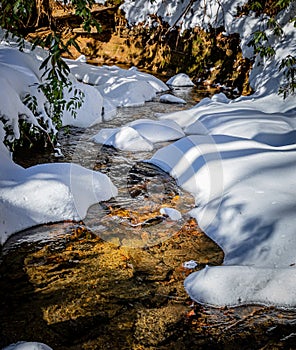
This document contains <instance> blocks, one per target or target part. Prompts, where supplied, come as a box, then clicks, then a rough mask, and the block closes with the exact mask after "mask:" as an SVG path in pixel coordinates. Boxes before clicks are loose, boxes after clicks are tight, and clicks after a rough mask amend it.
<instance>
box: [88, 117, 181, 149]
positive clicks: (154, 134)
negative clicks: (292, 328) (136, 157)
mask: <svg viewBox="0 0 296 350" xmlns="http://www.w3.org/2000/svg"><path fill="white" fill-rule="evenodd" d="M184 136H185V133H184V132H183V130H182V128H181V127H180V126H179V125H178V124H177V123H176V122H174V121H173V120H165V119H164V120H157V121H155V120H154V121H153V120H151V119H138V120H136V121H134V122H131V123H128V124H126V125H125V126H123V127H121V128H114V129H108V128H105V129H101V130H100V131H99V132H98V133H97V134H96V135H95V136H94V137H93V140H94V141H95V142H96V143H100V144H102V145H106V146H107V145H108V146H113V147H115V148H117V149H120V150H123V151H133V152H136V151H152V150H153V144H154V143H156V142H165V141H172V140H177V139H180V138H182V137H184Z"/></svg>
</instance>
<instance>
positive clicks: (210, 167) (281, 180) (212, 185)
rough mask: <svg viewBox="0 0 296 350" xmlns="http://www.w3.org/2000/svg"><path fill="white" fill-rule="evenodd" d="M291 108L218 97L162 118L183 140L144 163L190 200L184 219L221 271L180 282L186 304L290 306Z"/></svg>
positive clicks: (294, 297) (277, 101)
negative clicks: (211, 248)
mask: <svg viewBox="0 0 296 350" xmlns="http://www.w3.org/2000/svg"><path fill="white" fill-rule="evenodd" d="M295 107H296V101H295V97H294V96H291V97H289V98H288V99H286V100H282V98H281V97H279V96H278V95H269V96H266V97H262V98H258V99H254V100H253V99H252V97H249V98H244V99H240V100H237V101H234V102H232V101H230V100H228V99H227V98H226V97H225V96H223V95H221V94H220V95H218V96H215V97H214V98H213V99H212V100H211V99H205V100H204V101H202V103H200V104H199V105H198V106H196V108H193V109H191V110H187V111H182V112H177V113H172V114H169V115H166V116H163V117H162V118H166V119H169V120H173V121H176V122H178V123H180V124H181V125H182V126H183V128H184V130H185V132H186V134H187V135H188V136H187V137H185V138H183V139H181V140H178V141H177V142H175V143H173V144H171V145H169V146H167V147H165V148H163V149H161V150H159V151H158V152H156V154H155V155H154V156H153V157H152V159H151V160H150V161H151V162H152V163H153V164H156V165H158V166H160V167H161V168H163V169H164V170H165V171H168V172H169V173H170V174H171V175H172V176H173V177H174V178H176V180H177V182H178V184H179V185H180V186H182V187H183V188H184V189H186V190H187V191H189V192H191V193H192V194H193V195H194V196H195V201H196V208H194V209H193V210H192V211H191V215H192V216H193V217H195V218H196V220H197V221H198V223H199V226H200V227H201V228H202V229H203V230H204V231H205V232H206V234H207V235H208V236H209V237H211V238H212V239H213V240H214V241H215V242H217V243H218V244H219V245H220V246H221V247H222V249H223V251H224V253H225V260H224V265H223V266H222V267H219V268H212V267H209V268H207V269H206V270H202V271H201V272H196V273H194V274H193V275H190V276H189V277H188V278H187V279H186V280H185V288H186V290H187V292H188V293H189V295H190V296H191V297H192V298H193V299H194V300H197V301H198V302H202V303H207V304H212V305H219V306H222V305H238V304H242V303H262V304H272V305H274V304H275V305H279V306H293V307H294V306H296V293H295V288H294V287H295V286H296V270H295V269H294V268H293V266H294V265H295V263H296V258H295V246H296V237H295V225H296V216H295V210H296V200H295V198H296V179H295V173H296V145H295V140H296V117H295ZM250 266H252V268H250ZM238 276H240V278H238ZM263 276H264V278H263ZM254 281H256V283H254ZM283 281H285V282H284V283H283ZM293 286H294V287H293ZM254 290H255V291H256V292H254Z"/></svg>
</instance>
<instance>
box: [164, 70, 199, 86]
mask: <svg viewBox="0 0 296 350" xmlns="http://www.w3.org/2000/svg"><path fill="white" fill-rule="evenodd" d="M166 83H167V85H170V86H174V87H184V86H194V83H193V82H192V80H191V79H190V78H189V76H188V75H187V74H184V73H179V74H177V75H174V76H173V77H171V78H170V79H169V80H168V81H167V82H166Z"/></svg>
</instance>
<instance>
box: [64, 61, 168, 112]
mask: <svg viewBox="0 0 296 350" xmlns="http://www.w3.org/2000/svg"><path fill="white" fill-rule="evenodd" d="M67 62H68V64H69V67H70V69H71V72H72V73H73V74H74V75H75V77H76V78H77V79H78V80H79V81H82V82H83V83H86V84H91V85H92V86H94V87H95V88H96V89H97V90H98V91H99V92H100V94H101V95H102V96H103V98H104V112H105V113H106V115H107V118H108V117H109V116H110V114H111V115H112V114H113V113H114V111H116V109H115V108H116V107H130V106H140V105H143V104H144V103H145V102H146V101H151V100H152V99H153V98H155V97H156V94H157V93H159V92H164V91H167V90H168V87H167V85H166V84H164V83H163V82H162V81H161V80H159V79H157V78H156V77H154V76H152V75H150V74H147V73H143V72H140V71H139V70H138V69H137V68H136V67H132V68H130V69H122V68H120V67H117V66H110V67H109V66H101V67H96V66H91V67H90V66H89V65H88V64H86V63H83V62H81V61H80V60H78V61H77V60H76V61H72V60H68V61H67Z"/></svg>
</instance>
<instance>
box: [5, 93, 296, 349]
mask: <svg viewBox="0 0 296 350" xmlns="http://www.w3.org/2000/svg"><path fill="white" fill-rule="evenodd" d="M207 93H208V92H205V93H203V94H200V92H199V91H196V90H195V89H183V90H181V89H180V90H176V91H175V95H176V96H178V97H180V98H183V99H185V100H187V101H189V102H188V104H187V105H185V106H177V105H168V104H161V103H158V102H157V101H152V102H148V103H146V104H145V105H144V106H142V107H131V108H120V109H118V114H117V116H116V118H114V119H113V120H111V121H109V122H105V123H102V124H100V125H96V126H94V127H92V128H90V129H79V128H65V129H64V130H62V131H61V132H60V137H59V142H60V144H61V150H62V153H63V154H64V156H65V157H64V158H54V157H53V155H52V154H47V155H44V154H37V155H36V154H32V153H31V154H30V153H28V154H27V155H22V157H21V158H19V159H18V161H19V163H20V164H22V165H23V166H25V167H28V166H31V165H33V164H37V163H41V162H48V161H50V162H56V161H59V162H65V161H66V162H74V163H77V164H80V165H82V166H85V167H87V168H89V169H93V170H98V171H101V172H103V173H106V174H107V175H108V176H110V178H111V180H112V181H113V182H114V184H115V185H116V186H117V187H118V188H119V196H118V197H117V198H116V199H114V200H111V201H108V202H106V203H101V204H97V205H94V206H93V207H91V208H90V209H89V211H88V216H87V218H86V219H85V220H84V224H83V223H77V224H75V223H71V222H68V223H57V224H53V225H42V226H39V227H36V228H32V229H30V230H26V231H24V232H21V233H19V234H17V235H15V236H13V237H12V238H11V239H10V240H8V242H7V244H6V245H5V246H4V248H3V250H2V257H1V259H2V260H3V261H4V262H3V264H2V270H1V273H0V276H1V278H0V290H1V293H2V296H1V299H2V300H4V301H3V307H2V310H4V311H3V312H2V311H1V312H0V316H1V317H0V322H1V324H8V323H10V324H11V328H15V329H17V326H18V325H19V324H21V322H24V321H23V320H24V319H26V320H28V317H27V316H24V314H25V313H28V310H30V308H34V306H33V305H34V303H32V304H31V303H29V302H27V301H26V300H30V299H31V298H33V299H32V301H34V300H35V299H36V300H37V302H35V304H36V305H37V306H36V307H38V315H39V313H40V312H39V311H40V310H39V309H42V310H43V319H42V321H40V325H43V328H41V330H40V333H42V332H43V331H42V330H43V329H44V330H45V331H44V333H45V335H42V337H41V338H40V340H42V341H43V342H46V339H51V338H52V339H51V343H50V345H52V344H54V342H56V343H57V344H59V345H57V347H56V349H82V346H81V343H78V342H79V341H78V338H77V339H76V338H75V337H76V334H75V332H73V331H72V328H74V329H76V330H77V337H78V335H79V336H80V338H81V332H82V331H81V329H84V332H86V328H87V329H88V328H90V327H93V326H94V325H95V326H96V327H97V328H98V330H99V331H98V334H103V333H104V332H105V333H106V334H108V335H106V337H107V340H106V341H105V342H103V343H102V344H103V345H98V344H101V343H100V341H99V340H98V339H99V338H96V336H98V334H97V333H96V334H95V335H94V334H93V333H91V332H90V334H89V336H88V338H85V337H84V338H83V337H82V340H83V339H84V340H83V341H84V342H86V340H85V339H87V344H88V345H85V344H86V343H84V347H83V349H100V348H108V346H107V345H106V344H112V338H118V339H119V338H121V339H123V340H124V342H125V343H126V344H120V348H121V349H125V348H126V349H146V348H147V349H151V348H159V349H172V348H174V347H175V348H176V349H188V348H190V347H191V348H200V349H296V336H295V334H296V312H295V311H294V310H278V309H275V308H271V307H262V306H252V305H250V306H245V307H240V308H225V309H221V308H220V309H216V308H210V307H204V306H200V305H195V304H193V305H191V301H190V300H189V298H188V297H187V296H186V293H185V292H184V289H183V280H184V278H185V276H186V274H188V273H189V272H190V271H186V270H184V269H182V262H184V261H186V260H190V259H194V260H197V261H198V263H199V265H198V268H202V267H203V266H204V265H205V264H210V265H211V264H220V263H221V261H222V258H223V255H222V254H221V252H220V253H219V252H216V251H215V249H216V248H215V245H214V244H213V243H212V242H210V241H207V240H202V241H200V240H199V239H201V238H202V237H203V236H202V234H201V233H199V232H198V230H197V229H194V231H190V230H188V224H186V223H188V215H187V214H186V213H187V212H188V210H190V209H191V208H192V206H193V199H192V197H191V196H190V195H189V194H188V193H185V192H183V191H182V190H181V189H179V188H178V186H177V185H176V184H175V182H174V181H173V179H171V178H170V177H169V176H168V175H167V174H165V173H163V172H161V171H160V170H159V169H157V168H153V167H150V168H149V166H148V167H147V164H145V163H142V160H143V159H149V158H150V157H151V156H152V154H153V153H154V152H155V151H156V150H157V149H158V148H160V147H162V146H164V144H157V145H156V148H155V150H154V151H153V152H136V153H133V152H122V151H117V150H114V149H113V148H110V147H102V146H101V145H97V144H95V143H93V142H92V141H91V137H92V136H93V135H94V134H96V133H97V132H98V131H99V130H100V129H101V128H106V127H108V128H111V127H119V126H121V125H123V124H125V123H127V122H131V121H133V120H135V119H140V118H150V119H157V118H156V116H155V114H156V113H166V112H170V111H175V110H180V109H187V108H190V107H191V106H193V105H195V104H196V102H198V101H199V99H200V98H201V97H203V96H204V95H205V94H207ZM166 205H168V206H173V207H175V208H176V209H178V210H179V211H180V212H181V213H182V215H183V220H182V221H180V222H171V221H169V220H167V219H163V218H161V217H159V216H160V215H159V208H160V207H161V206H166ZM149 220H150V221H149ZM184 225H185V226H184ZM186 225H187V226H186ZM85 226H86V227H87V228H90V229H91V231H92V233H89V232H88V230H87V229H86V228H85ZM189 226H190V225H189ZM184 227H185V228H184ZM73 232H74V238H73ZM180 232H182V234H184V235H185V233H186V232H187V233H189V235H188V236H186V237H187V238H186V239H185V238H184V237H183V236H182V234H180ZM93 234H94V236H93ZM180 235H181V236H182V237H181V239H180ZM191 237H192V238H191ZM196 237H198V240H197V238H196ZM98 239H103V241H104V242H106V243H104V244H102V242H101V241H100V240H99V241H98ZM202 239H203V238H202ZM110 244H111V245H110ZM137 248H138V249H137ZM129 249H132V251H131V250H129ZM137 252H138V253H137ZM145 254H148V256H149V259H148V256H147V257H146V255H145ZM218 254H220V255H219V256H220V258H217V256H218ZM98 257H100V259H99V261H97V260H96V259H98ZM16 259H17V261H18V263H19V268H18V269H15V268H12V266H17V264H16V263H15V260H16ZM116 259H118V261H119V262H117V260H116ZM115 260H116V261H115ZM122 261H123V263H122ZM115 262H116V264H118V265H116V264H115ZM112 263H114V264H115V265H116V266H119V267H120V268H119V270H118V269H117V267H116V266H115V267H114V265H112ZM0 266H1V264H0ZM6 266H8V267H6ZM83 266H85V267H86V269H85V270H83V272H81V269H82V267H83ZM96 270H100V271H101V272H100V274H99V276H97V277H96V278H97V281H99V283H100V284H102V283H103V284H104V283H105V287H104V286H102V287H101V288H103V291H102V290H101V289H98V286H97V283H98V282H92V281H94V280H95V279H94V272H95V271H96ZM38 271H39V275H38V276H37V272H38ZM159 271H160V272H159ZM24 272H25V276H26V277H24V276H23V275H22V274H23V273H24ZM42 273H45V276H46V277H41V276H42ZM119 273H122V274H123V275H121V274H119ZM118 274H119V275H118ZM115 275H116V276H117V277H116V279H115V278H114V276H115ZM67 276H68V277H69V280H68V279H67V278H68V277H67ZM71 276H75V278H74V277H73V279H72V280H71V278H70V277H71ZM124 276H125V277H124ZM147 276H148V277H147ZM24 279H28V282H27V283H28V284H24ZM80 279H81V281H80ZM59 281H60V282H59ZM102 281H103V282H102ZM152 281H153V282H152ZM56 283H59V284H58V285H56ZM70 285H71V288H70V287H69V286H70ZM86 285H87V287H86ZM28 286H30V288H29V287H28ZM135 286H137V288H136V287H135ZM18 288H19V295H16V296H15V295H14V294H13V293H12V296H13V297H14V299H13V303H14V304H15V306H12V304H11V306H6V305H9V300H8V301H7V300H6V299H7V297H6V295H7V294H9V293H10V291H11V290H12V289H13V290H14V289H15V290H18ZM28 288H29V292H28ZM32 288H33V289H34V291H33V289H32ZM42 288H44V290H43V289H42ZM84 288H85V289H84ZM107 290H108V292H107ZM82 291H83V292H82ZM127 291H130V294H128V296H127V295H126V294H127V293H128V292H127ZM36 293H37V295H38V296H36ZM107 293H110V296H107ZM47 294H49V295H50V296H51V297H52V298H53V301H52V302H51V303H49V301H48V300H47V299H48V297H46V295H47ZM119 294H120V297H119V296H118V295H119ZM44 295H45V297H44ZM108 295H109V294H108ZM12 296H11V298H12ZM2 297H3V298H2ZM17 298H18V299H17ZM96 298H101V299H104V298H105V299H104V300H101V299H100V302H99V301H98V300H97V299H96ZM5 300H6V301H5ZM36 300H35V301H36ZM10 302H12V299H11V300H10ZM82 302H83V303H84V304H83V305H81V303H82ZM4 303H5V305H4ZM92 303H93V304H92ZM74 304H75V305H77V307H74V306H73V305H74ZM86 305H87V306H86ZM119 305H120V307H119ZM190 305H191V306H190ZM176 307H177V308H176ZM98 309H99V310H100V314H99V318H98V315H97V313H96V312H97V311H94V310H98ZM19 310H20V311H19ZM44 310H45V311H44ZM69 310H72V311H71V312H72V313H71V314H69V313H70V311H69ZM34 312H35V311H34ZM34 312H33V313H34ZM36 312H37V311H36ZM106 313H110V315H109V314H108V317H107V316H106ZM13 314H14V315H15V316H13ZM101 314H103V315H104V316H102V320H101V318H100V317H101ZM176 314H178V315H179V316H180V317H179V318H178V317H177V318H176V322H175V323H174V322H173V321H171V323H169V324H168V326H167V328H164V330H163V334H173V335H171V336H168V337H165V336H164V335H163V334H162V333H161V328H162V326H163V324H165V325H166V322H170V320H171V319H172V318H173V316H172V315H176ZM90 315H91V317H94V319H91V320H92V321H90ZM93 315H95V316H93ZM114 315H117V316H116V317H115V316H114ZM149 317H150V318H151V319H152V320H153V322H152V321H151V320H150V318H149ZM54 318H56V319H54ZM44 319H45V320H47V321H46V322H47V323H46V324H43V323H44ZM78 320H82V321H81V323H79V322H80V321H78ZM37 321H38V320H37ZM42 322H43V323H42ZM106 323H108V324H110V327H109V326H108V327H109V328H108V327H107V329H105V328H104V327H106V326H105V325H104V324H106ZM112 323H114V324H118V327H116V329H115V328H114V327H113V326H111V324H112ZM129 324H130V325H131V326H130V328H129V327H128V326H127V325H129ZM48 325H53V326H54V327H53V326H52V327H53V328H50V329H48V328H47V327H48ZM36 327H37V326H36ZM55 327H56V328H58V334H63V336H64V337H66V341H65V340H59V341H57V340H56V339H58V337H59V336H58V335H57V334H56V333H55V329H56V328H55ZM75 327H76V328H75ZM102 327H103V328H102ZM52 329H53V330H54V333H51V332H52ZM172 329H174V331H172ZM123 330H124V331H123ZM3 332H6V333H3V336H1V332H0V339H2V342H3V344H4V343H5V340H4V338H5V337H8V336H10V337H11V338H9V339H11V340H15V341H16V340H19V338H16V339H14V338H13V336H11V334H15V331H14V329H12V330H10V326H7V327H6V326H5V331H3ZM26 332H27V333H28V331H26V329H24V330H23V333H22V337H21V338H22V339H24V338H25V336H26V334H27V333H26ZM93 332H94V331H93ZM124 332H126V333H124ZM170 332H171V333H170ZM35 333H36V332H35ZM37 333H38V332H37ZM47 333H48V334H47ZM82 333H83V332H82ZM86 333H87V332H86ZM105 333H104V334H105ZM126 334H128V335H126ZM31 335H32V334H30V336H31ZM3 337H4V338H3ZM46 337H48V338H46ZM100 337H101V336H100ZM170 337H171V338H170ZM131 338H132V339H134V340H136V344H138V345H134V343H133V345H131V344H132V343H131V340H130V339H131ZM156 338H157V339H158V338H159V340H153V339H156ZM82 340H81V341H82ZM63 341H64V342H65V344H63ZM73 342H74V343H75V342H76V345H75V344H74V343H73ZM61 344H63V346H61ZM73 344H74V345H73ZM90 344H91V345H90ZM139 344H140V345H139ZM176 344H177V345H176ZM0 346H1V342H0ZM52 346H53V345H52ZM75 346H76V347H75ZM110 346H111V345H110ZM53 347H54V346H53ZM54 348H55V347H54ZM111 348H112V346H111ZM113 348H115V349H116V348H119V347H116V345H114V346H113Z"/></svg>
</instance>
